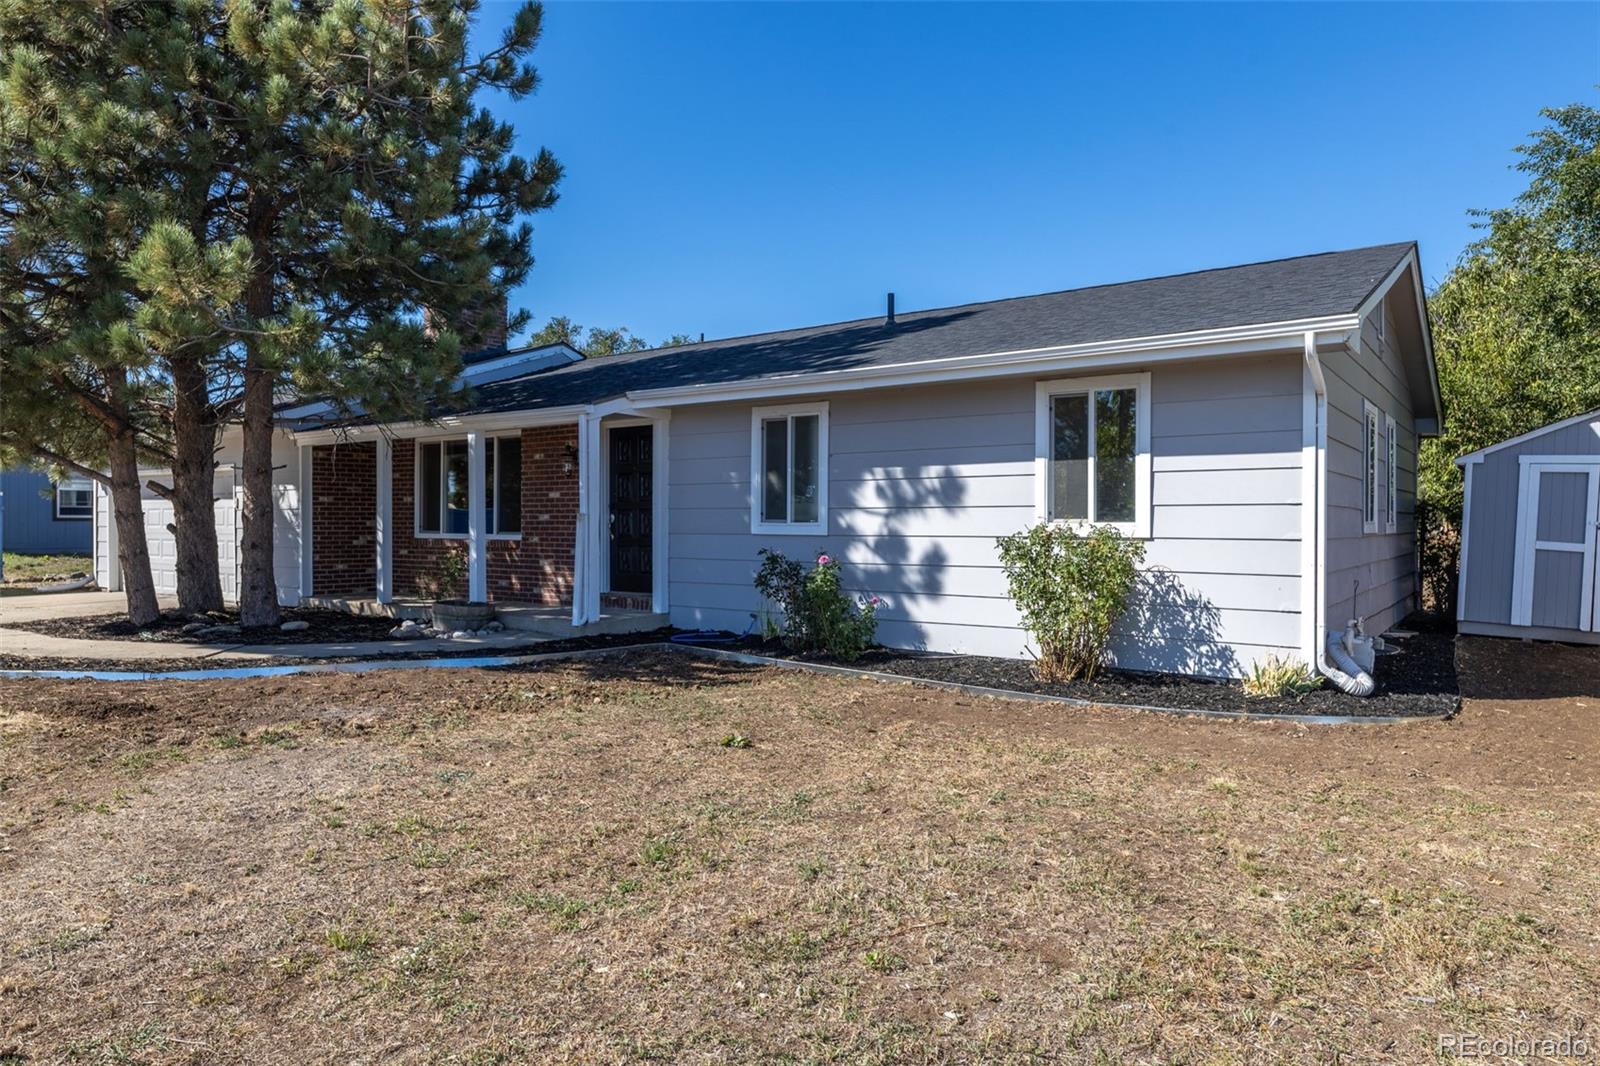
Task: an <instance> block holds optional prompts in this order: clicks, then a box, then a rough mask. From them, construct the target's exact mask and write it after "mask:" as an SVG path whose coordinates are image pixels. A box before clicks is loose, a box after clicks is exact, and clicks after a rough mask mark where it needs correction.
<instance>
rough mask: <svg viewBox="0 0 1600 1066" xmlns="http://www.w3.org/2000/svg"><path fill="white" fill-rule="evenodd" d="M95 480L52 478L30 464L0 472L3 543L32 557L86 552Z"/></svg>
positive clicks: (0, 518)
mask: <svg viewBox="0 0 1600 1066" xmlns="http://www.w3.org/2000/svg"><path fill="white" fill-rule="evenodd" d="M93 511H94V483H93V482H92V481H90V480H89V479H88V478H66V479H63V480H61V481H59V482H58V481H52V480H51V478H50V475H49V474H46V473H44V472H42V471H39V470H32V469H29V468H28V467H22V466H19V467H15V468H13V469H11V470H4V471H0V543H3V545H4V547H5V550H6V551H8V552H22V553H25V554H28V555H80V554H81V555H87V554H89V548H90V545H91V544H92V533H93V530H92V528H91V527H92V525H93V521H92V519H93V517H94V515H93Z"/></svg>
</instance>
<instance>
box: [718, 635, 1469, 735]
mask: <svg viewBox="0 0 1600 1066" xmlns="http://www.w3.org/2000/svg"><path fill="white" fill-rule="evenodd" d="M1413 622H1415V623H1416V624H1412V623H1413ZM1398 628H1399V629H1402V630H1412V631H1414V632H1415V633H1416V635H1415V636H1412V637H1407V638H1405V639H1404V640H1403V641H1400V642H1399V644H1400V649H1401V650H1400V651H1399V653H1397V654H1394V655H1380V656H1378V662H1377V665H1376V671H1375V677H1376V679H1377V682H1378V691H1377V692H1376V693H1374V694H1373V695H1372V696H1369V697H1367V698H1366V699H1360V698H1358V697H1355V696H1348V695H1346V694H1345V693H1343V692H1340V691H1339V690H1338V689H1336V688H1333V687H1332V686H1331V685H1330V684H1328V683H1327V682H1326V681H1325V682H1324V683H1323V686H1322V687H1321V688H1320V689H1318V690H1316V691H1315V692H1312V693H1309V694H1307V695H1305V696H1301V697H1299V698H1294V697H1279V698H1251V697H1247V696H1245V694H1244V690H1243V689H1241V688H1240V687H1239V683H1238V682H1236V681H1209V680H1205V679H1203V678H1195V677H1181V676H1178V675H1175V674H1143V673H1133V672H1130V671H1122V670H1110V671H1107V672H1105V673H1102V674H1101V675H1100V676H1098V677H1096V678H1095V679H1094V680H1093V681H1071V682H1066V683H1059V682H1057V683H1046V682H1042V681H1039V680H1038V679H1037V678H1035V677H1034V676H1033V669H1032V665H1031V664H1030V663H1029V662H1028V661H1026V660H1022V659H997V658H991V657H989V656H983V655H938V654H931V653H924V652H907V651H896V650H894V649H890V648H875V649H873V650H872V651H869V652H867V653H866V654H865V655H863V656H862V657H861V658H859V659H857V660H855V661H854V662H851V663H841V662H837V661H835V660H830V659H822V658H816V657H808V656H800V655H794V654H792V653H790V652H788V651H787V650H785V649H784V648H783V647H782V645H780V644H777V643H776V642H768V641H763V640H759V639H746V640H744V641H741V642H740V643H739V644H737V645H735V646H736V647H737V648H738V649H739V650H741V651H747V652H751V653H754V654H758V655H768V656H772V657H775V658H787V659H795V660H799V661H809V662H826V663H828V664H830V665H837V666H851V667H855V668H857V669H862V670H877V671H881V672H883V673H888V674H898V675H900V676H902V677H908V678H927V679H929V680H933V681H951V682H955V683H957V684H962V685H978V686H982V687H984V688H995V689H1004V690H1006V691H1009V692H1019V693H1037V694H1041V695H1047V696H1069V697H1072V698H1073V699H1080V700H1089V701H1091V702H1094V703H1119V704H1125V705H1133V706H1139V707H1163V708H1171V709H1174V710H1192V711H1249V712H1252V713H1255V714H1305V715H1344V716H1352V717H1381V716H1389V715H1393V716H1396V717H1430V716H1436V715H1448V714H1454V713H1455V712H1456V711H1457V710H1458V709H1459V708H1460V706H1461V697H1460V692H1459V689H1458V687H1457V683H1456V665H1455V634H1454V632H1453V631H1452V629H1451V628H1449V627H1444V626H1441V625H1439V624H1436V623H1433V622H1432V621H1431V620H1424V619H1420V618H1413V619H1407V621H1406V623H1404V624H1402V625H1401V626H1399V627H1398Z"/></svg>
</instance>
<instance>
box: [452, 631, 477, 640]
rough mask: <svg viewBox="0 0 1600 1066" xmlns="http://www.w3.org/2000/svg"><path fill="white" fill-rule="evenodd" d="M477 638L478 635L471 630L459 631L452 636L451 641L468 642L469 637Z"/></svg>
mask: <svg viewBox="0 0 1600 1066" xmlns="http://www.w3.org/2000/svg"><path fill="white" fill-rule="evenodd" d="M475 636H477V634H476V633H474V632H473V631H472V630H470V629H458V630H456V631H455V632H454V633H451V634H450V639H451V640H466V639H467V638H468V637H475Z"/></svg>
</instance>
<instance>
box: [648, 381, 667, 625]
mask: <svg viewBox="0 0 1600 1066" xmlns="http://www.w3.org/2000/svg"><path fill="white" fill-rule="evenodd" d="M671 419H672V409H671V408H670V407H669V408H666V409H664V410H663V411H662V412H661V413H660V414H659V415H657V416H655V418H654V419H653V420H652V422H651V426H650V433H651V438H652V439H651V441H650V468H651V469H650V480H651V485H650V508H651V514H650V531H651V538H650V569H651V573H652V574H653V575H654V578H653V581H652V584H651V588H650V610H651V611H652V612H653V613H655V614H666V613H667V612H668V611H669V610H670V609H671V608H670V606H669V605H668V603H667V547H668V544H669V540H668V537H667V533H668V529H667V525H668V521H669V518H670V516H671V514H672V510H671V508H669V507H668V506H667V475H668V470H669V468H668V466H667V439H668V437H669V436H670V435H671V432H670V431H671V429H672V425H671Z"/></svg>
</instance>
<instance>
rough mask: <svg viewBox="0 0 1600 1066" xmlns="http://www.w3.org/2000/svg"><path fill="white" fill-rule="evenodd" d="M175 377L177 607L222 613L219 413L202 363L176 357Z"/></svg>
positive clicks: (173, 493)
mask: <svg viewBox="0 0 1600 1066" xmlns="http://www.w3.org/2000/svg"><path fill="white" fill-rule="evenodd" d="M172 379H173V380H172V383H173V392H174V396H173V420H172V421H173V426H172V436H173V453H174V455H173V464H172V513H173V519H174V532H173V539H174V540H175V541H176V546H177V551H178V606H179V607H180V608H181V609H182V610H184V611H185V612H186V613H190V614H194V613H203V612H205V611H220V610H222V576H221V575H220V574H219V573H218V572H217V516H216V512H215V510H214V509H213V505H212V495H213V491H212V486H213V484H214V482H215V479H216V471H215V468H214V461H213V458H212V456H213V452H214V449H215V448H216V443H217V429H216V421H215V415H214V414H213V413H212V412H213V408H212V407H211V405H210V403H208V402H207V400H206V379H205V374H204V373H203V372H202V371H201V369H200V367H199V365H198V364H197V363H195V362H194V361H193V360H184V359H174V360H173V364H172Z"/></svg>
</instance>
